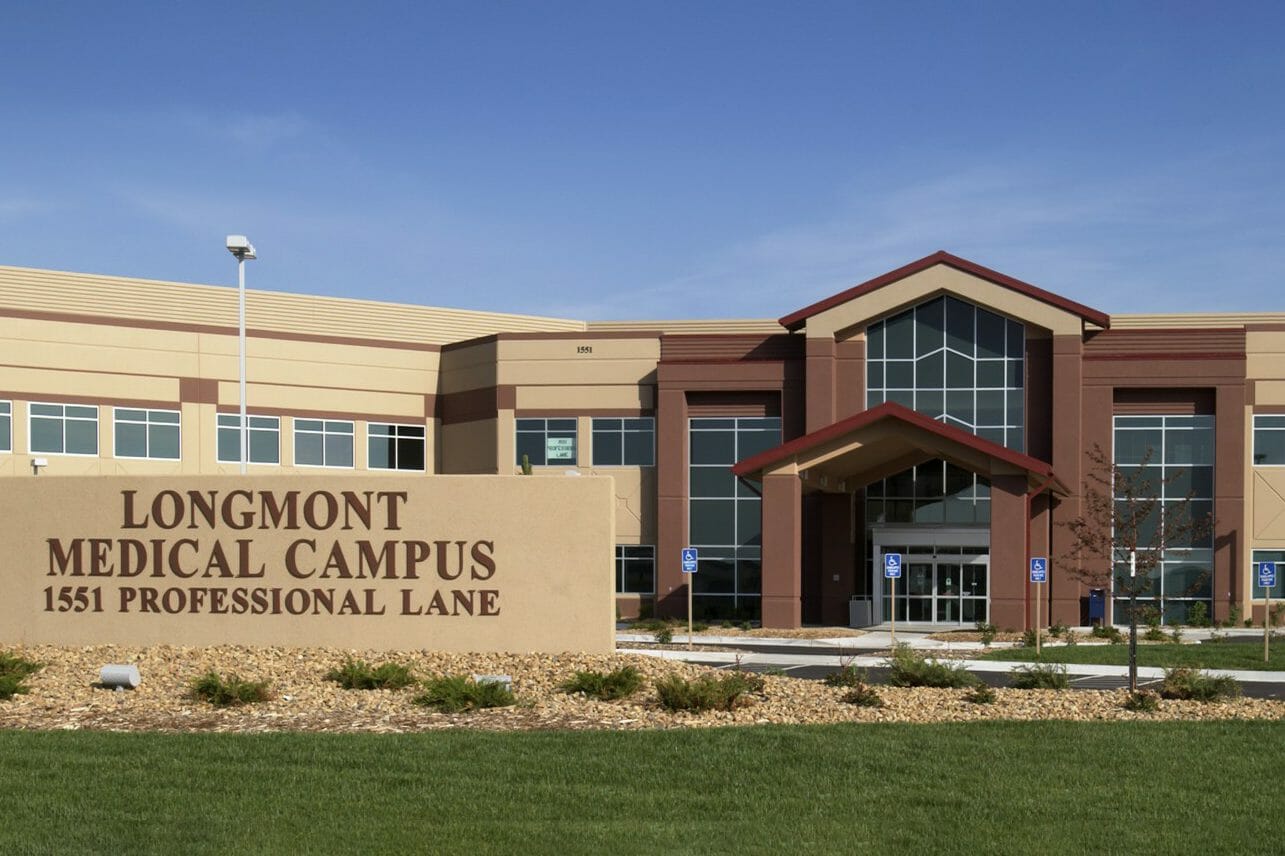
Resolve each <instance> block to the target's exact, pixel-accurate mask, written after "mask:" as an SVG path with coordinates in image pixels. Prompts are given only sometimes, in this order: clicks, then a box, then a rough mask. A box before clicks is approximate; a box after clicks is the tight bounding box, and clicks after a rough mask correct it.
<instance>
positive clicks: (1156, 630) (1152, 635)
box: [1142, 624, 1168, 642]
mask: <svg viewBox="0 0 1285 856" xmlns="http://www.w3.org/2000/svg"><path fill="white" fill-rule="evenodd" d="M1142 638H1143V639H1146V640H1147V641H1148V642H1163V641H1165V639H1167V638H1168V637H1166V636H1165V632H1164V631H1163V630H1161V629H1160V625H1159V624H1149V625H1147V630H1146V632H1145V633H1143V634H1142Z"/></svg>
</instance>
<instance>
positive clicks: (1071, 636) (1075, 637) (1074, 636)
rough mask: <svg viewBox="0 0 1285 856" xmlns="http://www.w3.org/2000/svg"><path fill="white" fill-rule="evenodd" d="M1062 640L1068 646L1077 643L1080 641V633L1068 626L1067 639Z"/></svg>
mask: <svg viewBox="0 0 1285 856" xmlns="http://www.w3.org/2000/svg"><path fill="white" fill-rule="evenodd" d="M1062 641H1064V642H1065V643H1066V644H1067V645H1068V646H1069V645H1075V644H1076V643H1078V642H1079V641H1080V634H1078V633H1076V632H1075V631H1074V630H1072V629H1071V628H1069V627H1068V628H1067V629H1066V639H1064V640H1062Z"/></svg>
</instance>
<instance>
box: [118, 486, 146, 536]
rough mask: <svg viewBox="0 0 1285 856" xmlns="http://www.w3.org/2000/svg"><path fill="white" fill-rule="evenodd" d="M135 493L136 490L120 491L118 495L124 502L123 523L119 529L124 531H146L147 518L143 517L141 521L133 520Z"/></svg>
mask: <svg viewBox="0 0 1285 856" xmlns="http://www.w3.org/2000/svg"><path fill="white" fill-rule="evenodd" d="M136 493H138V491H136V490H122V491H121V492H120V495H121V496H122V497H123V498H124V500H125V513H124V518H125V522H124V523H122V524H121V527H122V528H124V529H146V528H147V517H144V518H143V519H142V520H141V521H137V520H135V519H134V494H136Z"/></svg>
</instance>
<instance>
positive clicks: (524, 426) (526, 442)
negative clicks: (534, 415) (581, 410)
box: [514, 419, 577, 467]
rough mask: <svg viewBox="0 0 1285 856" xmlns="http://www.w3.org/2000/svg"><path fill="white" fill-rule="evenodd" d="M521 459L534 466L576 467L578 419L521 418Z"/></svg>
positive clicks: (519, 424) (520, 461)
mask: <svg viewBox="0 0 1285 856" xmlns="http://www.w3.org/2000/svg"><path fill="white" fill-rule="evenodd" d="M516 433H517V443H516V445H517V460H516V461H515V462H514V463H516V464H519V465H520V464H521V463H522V456H523V455H526V457H527V462H528V463H530V464H531V466H533V467H539V466H545V465H548V466H567V467H574V466H575V465H576V460H577V459H576V420H575V419H519V420H517V431H516Z"/></svg>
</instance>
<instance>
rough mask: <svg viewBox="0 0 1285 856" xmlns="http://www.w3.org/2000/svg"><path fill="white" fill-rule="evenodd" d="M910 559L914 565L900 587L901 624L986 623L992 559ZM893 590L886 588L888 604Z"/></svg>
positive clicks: (969, 557)
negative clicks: (988, 584)
mask: <svg viewBox="0 0 1285 856" xmlns="http://www.w3.org/2000/svg"><path fill="white" fill-rule="evenodd" d="M944 549H950V548H944ZM908 558H911V559H912V561H909V562H907V563H906V564H905V565H904V568H905V570H904V571H903V580H902V582H901V584H899V585H898V586H897V589H898V590H897V620H898V621H924V622H933V623H937V624H973V623H975V622H978V621H985V620H986V619H987V608H986V605H987V582H988V580H987V574H988V572H989V570H990V557H989V556H962V555H959V554H956V555H948V554H942V555H938V556H936V557H935V558H927V557H925V558H923V559H921V558H920V557H918V556H915V557H908ZM890 588H891V586H887V587H885V591H884V601H885V604H886V603H887V600H888V597H889V594H890V592H889V589H890ZM885 608H886V607H885Z"/></svg>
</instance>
